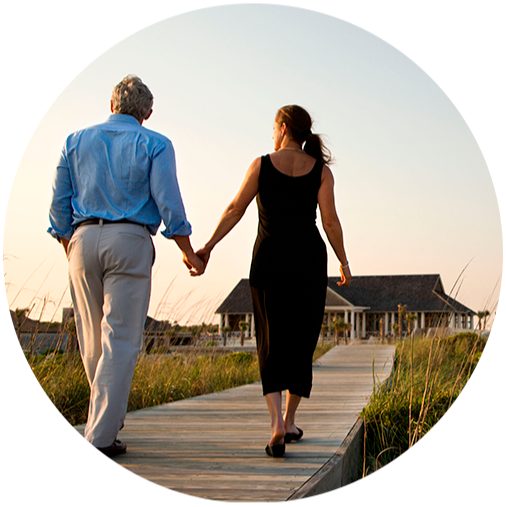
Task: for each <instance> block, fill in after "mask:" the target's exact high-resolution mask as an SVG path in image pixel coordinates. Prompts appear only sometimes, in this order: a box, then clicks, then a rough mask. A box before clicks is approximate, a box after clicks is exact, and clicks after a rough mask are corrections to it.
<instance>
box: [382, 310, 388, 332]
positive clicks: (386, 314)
mask: <svg viewBox="0 0 506 507" xmlns="http://www.w3.org/2000/svg"><path fill="white" fill-rule="evenodd" d="M383 327H384V334H385V336H388V312H385V322H384V324H383Z"/></svg>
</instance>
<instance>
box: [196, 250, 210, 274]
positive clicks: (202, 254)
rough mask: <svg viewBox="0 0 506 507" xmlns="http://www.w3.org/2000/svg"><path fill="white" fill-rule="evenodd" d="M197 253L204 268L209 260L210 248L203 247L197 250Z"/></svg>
mask: <svg viewBox="0 0 506 507" xmlns="http://www.w3.org/2000/svg"><path fill="white" fill-rule="evenodd" d="M197 255H198V256H199V257H200V259H201V260H202V262H203V263H204V269H205V268H207V263H208V262H209V258H210V257H211V249H210V248H206V247H203V248H201V249H200V250H198V251H197Z"/></svg>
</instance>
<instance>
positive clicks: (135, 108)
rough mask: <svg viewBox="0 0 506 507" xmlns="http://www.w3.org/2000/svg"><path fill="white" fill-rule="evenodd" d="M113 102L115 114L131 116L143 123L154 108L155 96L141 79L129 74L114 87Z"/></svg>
mask: <svg viewBox="0 0 506 507" xmlns="http://www.w3.org/2000/svg"><path fill="white" fill-rule="evenodd" d="M111 101H112V112H113V113H119V114H130V115H132V116H135V118H137V119H138V120H139V121H142V120H145V119H146V117H147V116H148V115H149V113H150V111H151V109H152V107H153V94H152V93H151V92H150V91H149V88H148V87H147V86H146V85H145V84H144V83H143V82H142V80H141V78H140V77H138V76H135V75H133V74H129V75H128V76H125V77H124V78H123V79H122V80H121V81H120V82H119V83H118V84H117V85H116V86H115V87H114V90H113V91H112V97H111Z"/></svg>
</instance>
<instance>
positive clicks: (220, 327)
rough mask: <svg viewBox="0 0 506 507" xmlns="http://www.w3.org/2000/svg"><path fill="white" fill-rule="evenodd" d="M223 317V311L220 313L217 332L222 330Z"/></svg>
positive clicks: (219, 332)
mask: <svg viewBox="0 0 506 507" xmlns="http://www.w3.org/2000/svg"><path fill="white" fill-rule="evenodd" d="M223 320H224V317H223V313H220V323H219V324H218V334H221V333H222V332H223V326H224V325H225V324H224V323H223Z"/></svg>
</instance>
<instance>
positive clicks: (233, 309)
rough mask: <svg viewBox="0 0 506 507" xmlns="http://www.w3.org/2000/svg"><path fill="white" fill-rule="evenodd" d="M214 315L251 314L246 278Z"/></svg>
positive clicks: (251, 307)
mask: <svg viewBox="0 0 506 507" xmlns="http://www.w3.org/2000/svg"><path fill="white" fill-rule="evenodd" d="M216 313H253V300H252V299H251V290H250V287H249V280H248V279H247V278H243V279H242V280H240V281H239V283H238V284H237V285H236V286H235V287H234V288H233V289H232V292H231V293H230V294H229V295H228V296H227V297H226V298H225V301H223V303H221V305H220V306H219V307H218V309H217V310H216Z"/></svg>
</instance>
